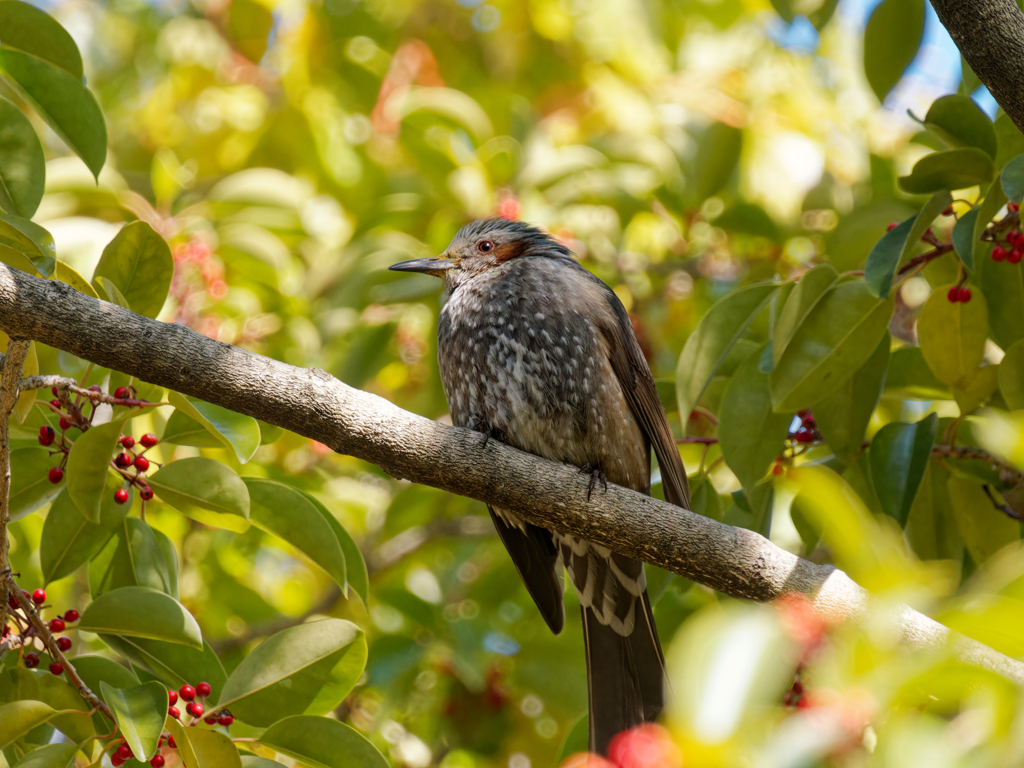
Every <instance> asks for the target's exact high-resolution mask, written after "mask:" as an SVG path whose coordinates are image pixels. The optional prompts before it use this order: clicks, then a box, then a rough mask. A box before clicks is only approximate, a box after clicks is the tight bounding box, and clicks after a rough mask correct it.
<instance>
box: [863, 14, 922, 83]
mask: <svg viewBox="0 0 1024 768" xmlns="http://www.w3.org/2000/svg"><path fill="white" fill-rule="evenodd" d="M923 34H924V2H922V0H882V2H881V3H879V4H878V5H877V6H875V10H874V11H872V12H871V16H870V17H869V18H868V23H867V26H866V27H865V28H864V74H865V75H867V79H868V84H869V85H870V86H871V90H872V91H874V92H875V96H877V97H878V100H879V101H884V100H885V97H886V96H887V95H888V93H889V91H891V90H892V89H893V88H894V87H895V85H896V83H898V82H899V81H900V78H902V77H903V72H904V71H905V70H906V68H907V67H909V66H910V62H911V61H913V60H914V57H915V56H916V55H917V49H918V47H919V46H920V45H921V37H922V35H923Z"/></svg>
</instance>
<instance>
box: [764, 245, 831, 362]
mask: <svg viewBox="0 0 1024 768" xmlns="http://www.w3.org/2000/svg"><path fill="white" fill-rule="evenodd" d="M838 279H839V273H838V272H836V269H835V267H833V266H832V265H831V264H819V265H818V266H816V267H811V268H810V269H809V270H807V272H805V273H804V275H803V276H802V277H801V278H800V281H799V282H798V283H797V284H796V287H794V288H793V290H792V291H791V292H790V294H789V298H787V299H786V303H785V304H784V305H783V306H782V311H781V312H780V313H779V319H778V320H777V321H776V323H775V333H774V334H773V336H772V362H773V366H772V367H774V364H778V362H779V360H780V359H781V358H782V353H783V352H785V351H786V348H787V347H788V346H789V342H791V341H792V340H793V334H794V333H796V329H797V328H799V327H800V324H801V323H803V321H804V320H805V319H806V318H807V315H808V314H809V313H810V311H811V310H812V309H814V307H815V306H817V304H818V302H819V301H821V298H822V296H824V295H825V292H826V291H827V290H828V289H829V288H831V287H832V286H833V285H835V283H836V281H837V280H838ZM769 372H770V371H769Z"/></svg>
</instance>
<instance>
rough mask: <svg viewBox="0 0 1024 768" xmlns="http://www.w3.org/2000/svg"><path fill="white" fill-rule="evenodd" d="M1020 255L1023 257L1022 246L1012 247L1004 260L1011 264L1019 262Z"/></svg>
mask: <svg viewBox="0 0 1024 768" xmlns="http://www.w3.org/2000/svg"><path fill="white" fill-rule="evenodd" d="M1021 257H1024V248H1014V249H1013V250H1012V251H1010V255H1009V256H1007V257H1006V260H1007V261H1008V262H1010V263H1011V264H1020V260H1021Z"/></svg>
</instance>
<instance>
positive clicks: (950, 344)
mask: <svg viewBox="0 0 1024 768" xmlns="http://www.w3.org/2000/svg"><path fill="white" fill-rule="evenodd" d="M950 287H951V286H949V285H943V286H939V287H937V288H936V289H935V290H934V291H933V292H932V295H931V296H929V297H928V301H926V302H925V304H924V308H923V309H922V310H921V317H920V319H919V320H918V322H917V333H918V337H919V338H920V343H921V352H922V354H923V355H924V359H925V361H926V362H927V363H928V367H929V368H931V369H932V372H933V373H934V374H935V377H936V378H937V379H938V380H939V381H941V382H943V383H944V384H948V385H950V386H958V387H961V388H966V387H967V386H968V384H969V383H970V381H971V379H972V378H973V377H974V374H975V371H977V370H978V366H980V365H981V360H982V357H983V356H984V354H985V339H987V338H988V308H987V307H986V305H985V296H984V294H983V293H982V292H981V291H974V295H973V297H972V298H971V300H970V301H968V302H966V303H963V302H952V301H950V300H949V299H948V298H947V296H946V294H947V293H948V292H949V289H950Z"/></svg>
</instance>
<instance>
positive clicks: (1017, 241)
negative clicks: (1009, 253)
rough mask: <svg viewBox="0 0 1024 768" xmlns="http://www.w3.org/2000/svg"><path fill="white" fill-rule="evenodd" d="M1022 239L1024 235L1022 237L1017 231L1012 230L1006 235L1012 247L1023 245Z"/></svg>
mask: <svg viewBox="0 0 1024 768" xmlns="http://www.w3.org/2000/svg"><path fill="white" fill-rule="evenodd" d="M1022 237H1024V235H1022V234H1021V233H1020V232H1018V231H1017V230H1016V229H1011V230H1010V231H1009V232H1007V233H1006V240H1007V242H1009V243H1010V245H1021V238H1022Z"/></svg>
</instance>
